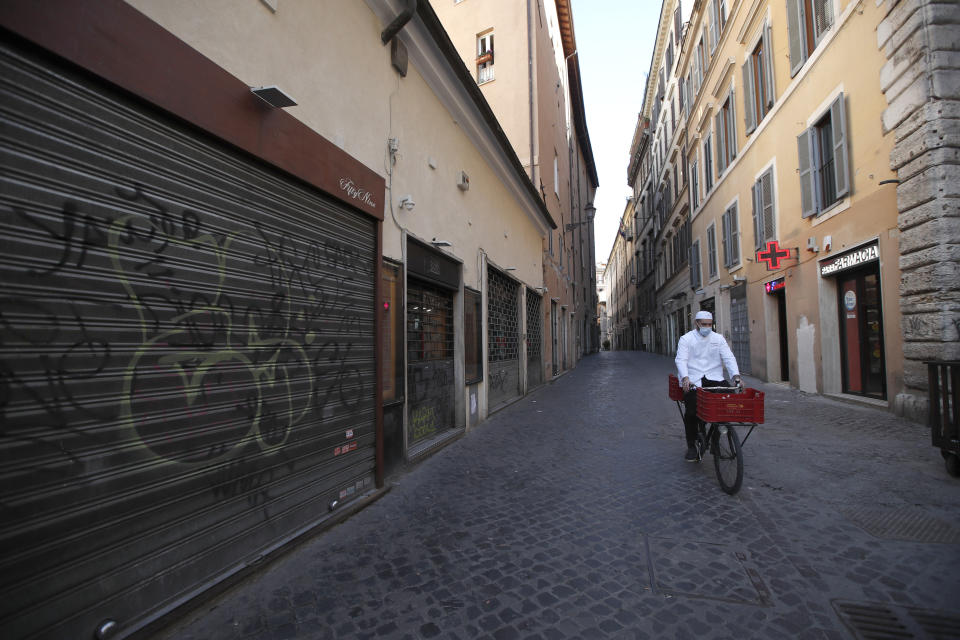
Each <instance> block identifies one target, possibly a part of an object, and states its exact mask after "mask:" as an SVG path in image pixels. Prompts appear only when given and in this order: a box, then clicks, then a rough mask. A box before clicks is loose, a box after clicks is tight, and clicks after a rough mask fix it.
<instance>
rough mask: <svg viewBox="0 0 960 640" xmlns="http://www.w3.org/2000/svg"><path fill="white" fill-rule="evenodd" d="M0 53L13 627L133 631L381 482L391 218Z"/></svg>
mask: <svg viewBox="0 0 960 640" xmlns="http://www.w3.org/2000/svg"><path fill="white" fill-rule="evenodd" d="M9 43H10V40H9V39H7V40H6V41H5V44H2V45H0V76H2V77H3V78H4V83H3V88H2V90H0V109H2V111H3V116H2V117H3V127H2V131H0V168H2V170H0V285H2V295H0V318H2V324H0V389H2V393H0V396H2V401H0V424H2V425H3V426H2V429H0V468H2V469H3V481H2V482H0V505H3V507H2V511H3V517H2V518H0V548H2V549H3V550H4V551H3V559H2V561H0V596H2V597H0V621H2V625H0V626H2V629H3V633H2V635H3V636H4V637H9V638H26V637H30V638H81V637H82V638H90V637H93V636H94V630H95V629H96V628H97V627H98V626H99V625H100V624H101V623H102V622H103V621H104V620H108V619H112V620H116V621H117V622H118V623H119V624H120V633H122V634H127V633H129V632H130V631H132V630H135V629H137V628H139V627H140V626H142V625H143V624H144V623H145V622H146V621H149V620H151V619H153V618H155V617H157V616H158V615H160V613H162V612H163V611H165V610H168V609H169V608H170V607H173V606H176V605H177V604H178V603H180V602H182V601H183V600H184V599H186V598H189V597H191V596H192V594H194V593H196V591H197V590H199V589H203V588H205V587H208V586H210V585H211V584H215V583H217V582H218V581H220V580H222V579H223V578H224V577H225V576H228V575H230V574H231V573H233V572H235V571H237V570H239V569H241V568H243V567H245V566H248V565H249V563H250V562H251V561H252V560H254V559H256V558H258V557H259V556H260V555H262V554H263V553H266V552H267V551H269V550H271V549H274V548H276V547H277V546H278V545H280V544H282V543H283V542H284V541H285V540H288V539H289V538H290V537H291V536H294V535H296V534H297V532H299V531H303V530H304V529H305V528H306V527H309V526H311V525H313V524H316V523H317V522H318V521H320V520H321V519H322V518H324V517H327V516H326V514H328V513H329V511H330V508H331V505H332V504H334V503H337V502H339V503H341V504H342V503H345V502H347V501H348V500H350V499H352V498H354V497H357V496H359V495H361V494H362V493H363V492H364V491H365V490H366V489H372V488H373V480H374V457H375V456H374V442H375V419H374V416H375V413H376V411H375V409H376V407H375V389H376V375H377V374H376V371H375V367H374V362H375V353H374V306H375V301H374V286H375V283H376V279H377V278H378V277H379V274H378V273H377V270H376V265H377V255H376V227H375V224H374V222H373V221H372V220H371V219H370V218H368V217H367V216H365V215H362V214H359V213H357V212H355V211H353V210H352V209H348V208H346V207H345V206H343V205H341V204H340V203H339V202H336V201H333V200H331V199H330V198H328V197H327V196H325V195H323V194H322V193H320V192H318V191H316V190H313V189H311V188H309V187H307V186H305V185H304V184H303V183H301V182H300V181H298V180H295V179H292V178H289V177H288V176H287V175H286V174H283V173H281V172H279V171H277V170H275V169H274V168H272V167H269V166H267V165H264V164H260V163H259V162H257V161H255V160H253V159H251V158H250V157H249V156H246V155H243V154H240V153H238V152H236V151H235V150H234V149H233V148H232V147H229V146H228V145H225V144H222V143H220V142H219V141H217V140H214V139H212V138H209V137H206V136H205V135H204V134H202V133H200V132H198V131H197V130H195V129H193V128H191V127H188V126H185V125H184V124H182V123H181V122H180V121H178V120H175V119H173V118H170V117H168V116H167V115H165V114H164V113H161V112H159V111H157V110H155V109H153V108H152V107H150V106H149V105H146V104H144V103H141V102H139V101H138V100H136V99H134V98H132V97H130V96H129V95H128V94H125V93H122V92H119V91H116V90H114V89H112V88H110V87H109V86H107V85H106V84H103V83H101V82H99V81H97V80H95V79H94V78H92V77H91V76H88V75H86V74H80V73H75V72H74V71H73V70H72V69H70V68H67V67H66V66H62V65H61V64H60V63H58V62H56V61H53V60H51V59H49V58H46V57H38V56H34V55H33V54H32V53H28V52H25V51H21V50H19V49H18V48H17V47H15V46H11V45H10V44H9Z"/></svg>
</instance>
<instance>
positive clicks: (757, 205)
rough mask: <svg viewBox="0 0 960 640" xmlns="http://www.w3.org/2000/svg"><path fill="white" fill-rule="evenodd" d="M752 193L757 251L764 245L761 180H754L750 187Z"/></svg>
mask: <svg viewBox="0 0 960 640" xmlns="http://www.w3.org/2000/svg"><path fill="white" fill-rule="evenodd" d="M750 195H751V196H752V198H751V200H753V248H754V250H756V251H759V250H760V247H762V246H763V221H762V220H761V218H762V216H763V204H762V203H761V202H760V182H759V181H757V182H754V183H753V186H751V187H750Z"/></svg>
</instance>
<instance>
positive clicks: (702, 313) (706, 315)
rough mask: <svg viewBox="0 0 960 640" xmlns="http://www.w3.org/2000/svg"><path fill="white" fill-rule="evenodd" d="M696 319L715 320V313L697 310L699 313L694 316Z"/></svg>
mask: <svg viewBox="0 0 960 640" xmlns="http://www.w3.org/2000/svg"><path fill="white" fill-rule="evenodd" d="M693 318H694V319H695V320H710V321H711V322H712V321H713V314H712V313H710V312H709V311H697V315H695V316H693Z"/></svg>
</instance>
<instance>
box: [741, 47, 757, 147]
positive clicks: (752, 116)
mask: <svg viewBox="0 0 960 640" xmlns="http://www.w3.org/2000/svg"><path fill="white" fill-rule="evenodd" d="M742 69H743V111H744V113H743V123H744V128H745V133H746V134H747V135H750V134H751V133H752V132H753V130H754V129H756V128H757V95H756V93H755V91H754V88H753V56H747V60H746V62H744V63H743V67H742Z"/></svg>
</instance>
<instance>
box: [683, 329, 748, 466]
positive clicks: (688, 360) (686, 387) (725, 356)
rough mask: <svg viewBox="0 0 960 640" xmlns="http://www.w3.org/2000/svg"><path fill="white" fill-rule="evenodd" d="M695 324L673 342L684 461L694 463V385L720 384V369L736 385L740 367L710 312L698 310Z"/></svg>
mask: <svg viewBox="0 0 960 640" xmlns="http://www.w3.org/2000/svg"><path fill="white" fill-rule="evenodd" d="M694 324H695V325H696V327H695V328H694V329H693V330H691V331H688V332H687V333H685V334H683V335H682V336H680V341H679V342H678V343H677V359H676V363H677V376H678V377H679V378H680V382H681V384H682V385H683V402H684V405H685V406H686V410H685V411H684V415H683V424H684V427H685V429H686V432H687V455H686V457H685V459H686V461H687V462H697V461H698V460H699V459H700V456H699V455H697V448H696V442H697V431H698V430H699V426H700V419H699V418H698V417H697V387H723V386H726V384H727V383H726V382H725V381H724V378H723V368H724V367H726V369H727V373H729V374H730V375H731V376H732V377H733V381H734V383H735V384H736V385H737V386H738V387H739V386H742V385H741V382H740V369H739V368H738V367H737V359H736V357H734V355H733V352H732V351H730V347H729V346H728V345H727V341H726V340H725V339H724V337H723V336H722V335H720V334H719V333H714V331H713V314H711V313H710V312H709V311H698V312H697V315H696V316H694Z"/></svg>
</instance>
